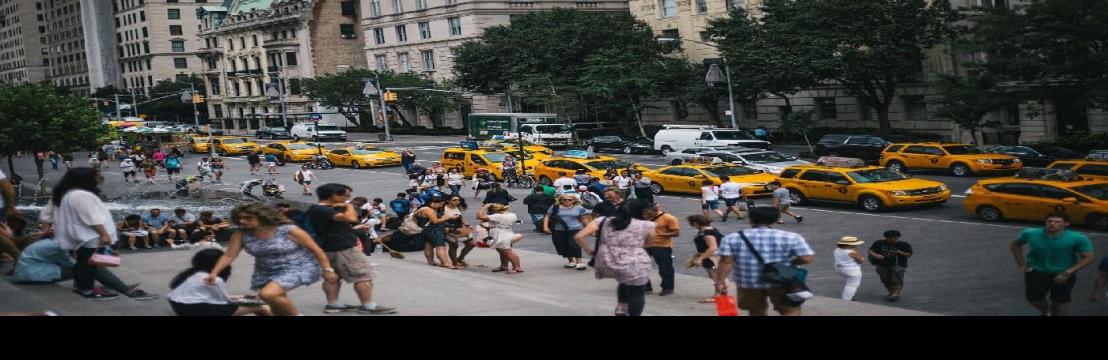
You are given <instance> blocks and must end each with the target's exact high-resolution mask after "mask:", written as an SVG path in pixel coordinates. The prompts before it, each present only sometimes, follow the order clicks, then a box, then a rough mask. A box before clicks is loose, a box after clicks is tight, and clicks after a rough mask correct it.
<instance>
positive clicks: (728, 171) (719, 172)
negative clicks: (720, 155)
mask: <svg viewBox="0 0 1108 360" xmlns="http://www.w3.org/2000/svg"><path fill="white" fill-rule="evenodd" d="M702 170H704V171H705V172H707V173H708V175H711V176H712V177H720V176H736V175H750V174H755V172H754V170H750V169H747V168H744V167H742V166H713V167H707V168H704V169H702Z"/></svg>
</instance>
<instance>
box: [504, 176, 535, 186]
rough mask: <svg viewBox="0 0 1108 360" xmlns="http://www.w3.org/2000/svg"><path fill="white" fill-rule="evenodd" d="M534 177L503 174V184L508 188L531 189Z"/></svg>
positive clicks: (533, 184)
mask: <svg viewBox="0 0 1108 360" xmlns="http://www.w3.org/2000/svg"><path fill="white" fill-rule="evenodd" d="M536 183H537V182H536V181H535V178H534V177H533V176H531V175H527V174H523V175H516V174H514V173H513V174H504V184H505V185H506V186H508V187H510V188H519V189H531V188H534V187H535V184H536Z"/></svg>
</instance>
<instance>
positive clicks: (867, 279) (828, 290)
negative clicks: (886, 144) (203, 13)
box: [19, 134, 1108, 315]
mask: <svg viewBox="0 0 1108 360" xmlns="http://www.w3.org/2000/svg"><path fill="white" fill-rule="evenodd" d="M362 139H376V134H354V135H353V136H352V137H351V140H352V141H357V140H362ZM458 140H460V137H429V136H397V141H395V142H393V143H384V144H378V145H379V146H382V147H386V148H396V149H400V148H403V147H407V148H411V149H412V150H413V151H414V152H415V153H416V155H417V158H418V160H419V161H422V162H430V161H434V160H436V159H438V157H439V155H440V153H441V152H442V149H444V148H447V147H452V146H455V145H456V144H457V141H458ZM778 150H779V151H782V152H786V153H791V154H796V153H797V152H799V151H802V150H804V148H803V147H795V146H779V147H778ZM617 156H619V157H621V158H624V159H626V160H629V161H633V162H638V163H642V164H644V165H647V166H649V167H656V166H662V165H665V164H663V163H662V158H661V156H660V155H622V154H620V155H617ZM77 160H78V162H81V160H83V159H81V157H78V159H77ZM197 160H198V156H196V155H190V156H189V158H188V160H187V161H186V162H185V168H184V173H185V174H195V173H196V170H195V166H193V165H192V164H194V163H195V162H196V161H197ZM227 163H228V169H227V174H226V175H225V180H226V181H227V182H228V183H229V184H227V185H221V186H218V187H220V188H223V189H232V190H233V189H237V187H236V186H234V185H233V184H237V183H238V182H239V181H242V180H245V179H247V178H248V177H249V169H248V166H247V164H246V161H245V159H244V158H243V157H232V158H231V160H229V161H227ZM31 166H32V162H31V160H30V159H28V158H24V159H20V160H19V168H23V169H27V170H22V171H24V173H25V174H31V173H32V172H31V171H28V170H29V169H31ZM294 169H295V168H294V167H292V166H286V167H283V168H282V169H281V173H280V174H279V175H277V176H276V178H277V179H278V181H280V182H281V183H283V184H284V185H285V186H286V187H287V188H288V192H287V194H286V195H287V198H290V199H298V200H304V201H311V200H312V198H310V197H306V196H302V195H300V193H299V190H298V187H297V185H296V184H294V183H293V181H292V173H293V171H294ZM112 171H116V172H115V173H114V174H115V176H114V178H120V177H121V175H119V174H118V172H117V171H118V169H117V168H113V169H112V170H108V177H109V178H113V176H112V174H113V173H112ZM316 174H317V175H318V176H319V178H320V182H319V183H317V184H321V183H326V182H340V183H345V184H348V185H351V186H352V187H353V188H354V190H355V193H356V195H359V196H366V197H368V198H371V199H372V198H374V197H381V198H384V199H385V201H386V202H387V201H388V200H391V199H392V198H393V197H395V195H396V193H397V192H401V191H403V190H404V188H405V187H406V177H405V176H404V175H403V169H402V168H399V167H390V168H376V169H362V170H352V169H334V170H326V171H316ZM59 175H60V173H59ZM59 175H54V177H57V176H59ZM916 176H918V177H921V178H926V179H932V180H937V181H940V182H943V183H945V184H947V186H949V187H950V188H951V189H952V192H953V194H954V195H955V197H953V198H951V200H950V201H949V202H948V203H947V204H945V205H943V206H940V207H929V208H917V209H910V210H896V211H889V212H882V213H867V212H864V211H862V210H859V209H857V208H855V207H852V206H847V205H828V204H815V205H809V206H804V207H797V208H795V209H796V210H797V212H798V213H799V214H801V215H802V216H804V222H803V223H801V224H796V223H793V222H791V221H789V222H787V223H786V224H784V225H780V226H779V227H778V228H780V229H784V230H788V231H795V232H797V233H800V234H801V235H803V236H804V237H805V238H806V239H807V240H808V242H809V244H810V245H811V246H812V248H813V249H814V250H815V251H816V262H815V263H814V264H812V265H809V266H808V268H809V269H810V274H809V286H810V287H811V288H812V290H813V291H814V292H815V293H817V294H820V295H824V296H837V294H838V293H839V292H841V289H842V285H843V279H842V278H841V277H840V276H839V275H838V274H837V273H835V272H834V270H833V269H832V260H831V253H832V251H833V250H834V248H835V245H834V244H835V242H836V241H837V240H838V239H839V238H840V237H841V236H845V235H852V236H857V237H859V238H861V239H863V240H866V242H867V244H866V245H864V247H868V246H869V245H870V244H871V243H872V242H873V241H874V240H877V239H880V238H881V234H882V233H883V232H884V231H885V230H890V229H896V230H899V231H900V232H901V233H903V235H904V236H903V240H905V241H907V242H909V243H911V244H912V246H913V247H914V249H915V255H914V256H913V257H912V258H911V260H910V266H909V269H908V272H907V275H906V277H905V282H906V285H905V290H904V292H903V296H902V298H901V300H900V301H899V302H897V303H892V304H891V306H894V307H900V308H905V309H911V310H919V311H926V312H934V313H943V314H951V315H1036V311H1035V310H1033V309H1032V308H1031V307H1030V306H1029V305H1027V303H1026V302H1025V300H1024V297H1023V293H1024V286H1023V275H1022V273H1020V272H1019V270H1018V269H1017V268H1016V266H1015V263H1014V261H1013V260H1012V256H1011V254H1010V252H1009V250H1008V246H1009V244H1010V243H1011V242H1012V240H1013V239H1015V238H1016V237H1017V236H1018V235H1019V233H1020V232H1021V231H1022V230H1023V229H1025V228H1027V227H1032V226H1039V225H1038V224H1036V223H1026V222H1002V223H986V222H983V221H981V220H979V219H977V218H976V217H975V216H973V215H970V214H966V213H965V212H964V210H963V209H962V194H963V193H964V191H965V190H966V189H967V188H969V187H970V186H971V185H972V184H973V183H974V182H976V180H977V179H975V178H972V177H971V178H956V177H952V176H946V175H942V174H935V173H917V174H916ZM48 177H50V175H49V174H48ZM109 181H114V183H113V184H115V183H118V186H119V187H115V186H116V185H111V186H112V189H111V190H113V191H126V190H127V189H129V188H133V189H138V190H141V189H150V188H165V187H166V185H168V184H167V181H166V180H164V179H163V180H161V181H159V183H160V184H159V185H147V184H137V185H136V184H122V183H120V182H119V181H118V180H109ZM208 186H213V185H208ZM258 191H260V190H258ZM511 191H512V193H513V195H514V196H516V197H517V198H520V199H522V198H523V197H524V196H525V195H526V192H525V190H521V189H512V190H511ZM463 193H464V194H465V195H467V197H468V198H469V199H470V201H471V205H474V204H477V203H479V200H475V199H472V190H469V189H463ZM482 195H483V194H482ZM656 200H657V202H658V203H659V204H660V206H661V207H662V208H663V210H664V211H666V212H669V213H672V214H674V215H676V216H678V217H679V218H682V219H683V218H684V217H685V216H688V215H691V214H697V213H700V208H699V200H698V198H696V197H694V196H685V195H663V196H657V197H656ZM764 202H765V200H762V201H760V203H764ZM512 210H513V211H515V212H516V213H517V214H518V215H519V217H520V218H521V219H527V218H528V217H527V216H526V214H525V212H526V207H524V206H523V205H522V204H521V203H517V205H516V206H513V208H512ZM473 213H474V211H472V209H471V211H469V212H468V213H467V214H466V215H467V218H468V219H470V221H472V219H473V218H472V216H473ZM716 225H717V228H719V229H720V230H721V231H723V232H724V233H725V234H726V233H730V232H734V231H737V230H740V229H743V228H748V227H749V225H748V224H745V223H739V222H735V221H734V220H732V221H729V222H726V223H716ZM682 226H683V228H682V232H681V236H680V237H679V238H678V239H677V241H676V243H675V248H674V256H675V263H676V264H680V263H682V262H683V261H684V260H685V259H687V258H689V257H691V256H692V255H693V254H694V252H695V249H694V247H693V245H692V237H693V236H694V235H695V233H694V232H693V231H691V230H690V229H689V227H688V226H687V224H685V223H684V221H683V220H682ZM531 228H532V227H531V225H530V224H523V225H520V226H517V228H516V230H517V231H519V232H521V233H523V234H524V235H525V240H524V241H522V242H521V243H519V244H518V245H517V246H518V247H519V248H522V249H526V250H534V251H540V252H545V253H550V254H553V253H554V248H553V245H552V244H551V242H550V240H549V237H548V236H543V235H541V234H539V233H535V232H533V231H532V230H531ZM1077 230H1079V231H1082V232H1086V233H1087V234H1088V235H1089V237H1090V238H1091V239H1092V240H1093V244H1094V247H1095V251H1096V254H1097V259H1100V258H1101V257H1102V256H1105V255H1106V252H1105V250H1104V248H1105V246H1106V245H1108V233H1104V232H1099V231H1091V230H1089V229H1083V228H1078V229H1077ZM678 267H679V268H678V272H679V273H683V274H690V275H698V276H702V277H704V279H703V293H704V294H705V295H708V294H709V293H710V292H711V289H712V287H711V283H710V281H709V280H708V279H707V278H706V276H705V274H704V271H703V270H702V269H695V268H694V269H685V268H683V267H681V266H680V265H678ZM863 269H864V277H863V281H862V285H861V287H860V288H859V290H858V293H857V296H856V301H863V302H870V303H881V304H885V300H884V296H885V294H886V292H885V290H884V288H883V287H882V286H881V284H880V281H879V280H878V278H877V275H876V273H875V272H874V271H873V267H872V266H870V265H864V267H863ZM1094 272H1095V269H1092V268H1090V269H1086V270H1083V271H1081V272H1079V273H1078V275H1077V278H1078V279H1077V281H1078V283H1077V288H1076V289H1075V290H1074V302H1073V303H1072V304H1071V313H1072V314H1074V315H1108V305H1105V304H1104V303H1099V304H1096V303H1090V302H1089V301H1088V298H1089V295H1090V294H1091V289H1092V283H1093V278H1094V276H1095V273H1094Z"/></svg>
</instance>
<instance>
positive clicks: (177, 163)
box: [165, 157, 181, 169]
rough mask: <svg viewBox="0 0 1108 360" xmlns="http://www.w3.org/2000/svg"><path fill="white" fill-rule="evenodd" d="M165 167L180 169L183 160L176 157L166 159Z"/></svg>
mask: <svg viewBox="0 0 1108 360" xmlns="http://www.w3.org/2000/svg"><path fill="white" fill-rule="evenodd" d="M165 167H166V168H167V169H178V168H180V167H181V160H180V159H177V158H175V157H171V158H166V159H165Z"/></svg>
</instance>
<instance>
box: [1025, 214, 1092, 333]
mask: <svg viewBox="0 0 1108 360" xmlns="http://www.w3.org/2000/svg"><path fill="white" fill-rule="evenodd" d="M1069 225H1070V218H1069V216H1067V215H1066V214H1063V213H1053V214H1050V215H1047V216H1046V227H1044V228H1032V229H1027V230H1024V231H1023V233H1022V234H1020V237H1019V238H1018V239H1016V241H1013V242H1012V246H1011V250H1012V256H1014V257H1015V258H1016V265H1018V266H1019V269H1020V271H1023V273H1024V283H1025V284H1026V286H1027V301H1029V302H1030V303H1031V306H1034V307H1035V308H1036V309H1038V310H1039V311H1040V312H1041V313H1042V315H1044V316H1047V315H1054V316H1065V315H1066V310H1067V306H1068V305H1069V302H1070V294H1071V293H1072V292H1073V285H1074V284H1075V283H1077V276H1076V275H1075V274H1076V273H1077V271H1079V270H1081V269H1083V268H1085V267H1086V266H1089V265H1091V264H1092V263H1093V260H1094V259H1093V244H1092V242H1090V241H1089V238H1088V237H1087V236H1085V234H1082V233H1079V232H1076V231H1070V230H1067V229H1066V227H1067V226H1069ZM1024 245H1029V247H1030V251H1028V253H1027V257H1026V258H1024V255H1023V246H1024ZM1047 293H1049V294H1050V300H1049V301H1048V300H1047Z"/></svg>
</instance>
